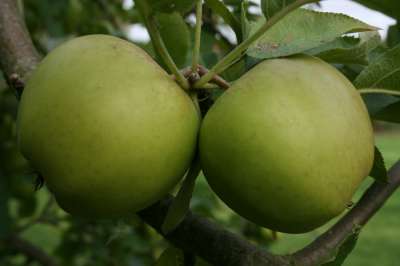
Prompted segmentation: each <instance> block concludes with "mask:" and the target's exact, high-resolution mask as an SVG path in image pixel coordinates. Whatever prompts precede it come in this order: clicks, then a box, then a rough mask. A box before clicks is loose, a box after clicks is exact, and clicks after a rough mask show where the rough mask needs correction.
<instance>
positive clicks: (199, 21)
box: [192, 0, 203, 72]
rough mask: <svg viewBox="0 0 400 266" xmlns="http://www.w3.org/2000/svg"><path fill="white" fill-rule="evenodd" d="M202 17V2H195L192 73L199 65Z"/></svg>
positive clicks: (198, 0)
mask: <svg viewBox="0 0 400 266" xmlns="http://www.w3.org/2000/svg"><path fill="white" fill-rule="evenodd" d="M202 15H203V0H197V4H196V31H195V39H194V48H193V58H192V71H193V72H197V65H198V63H199V56H200V43H201V25H202V23H203V20H202Z"/></svg>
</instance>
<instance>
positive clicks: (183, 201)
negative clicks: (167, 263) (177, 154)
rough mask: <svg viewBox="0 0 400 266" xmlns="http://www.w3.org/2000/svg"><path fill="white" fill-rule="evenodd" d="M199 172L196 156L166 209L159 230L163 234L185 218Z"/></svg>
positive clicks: (198, 160) (198, 161)
mask: <svg viewBox="0 0 400 266" xmlns="http://www.w3.org/2000/svg"><path fill="white" fill-rule="evenodd" d="M200 171H201V167H200V159H199V158H198V156H196V158H195V159H194V161H193V164H192V165H191V167H190V169H189V171H188V172H187V174H186V176H185V180H184V181H183V184H182V187H181V189H180V190H179V192H178V194H177V195H176V197H175V199H174V200H173V201H172V204H171V205H170V207H169V209H168V213H167V215H166V217H165V220H164V223H163V225H162V226H161V230H162V232H163V233H164V234H168V233H169V232H171V231H172V230H174V229H175V228H176V227H177V226H178V225H179V224H180V223H181V222H182V220H183V219H184V218H185V215H186V213H187V211H188V210H189V205H190V199H191V198H192V194H193V190H194V185H195V182H196V178H197V176H198V175H199V173H200Z"/></svg>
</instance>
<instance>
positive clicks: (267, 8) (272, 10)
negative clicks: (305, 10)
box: [261, 0, 295, 19]
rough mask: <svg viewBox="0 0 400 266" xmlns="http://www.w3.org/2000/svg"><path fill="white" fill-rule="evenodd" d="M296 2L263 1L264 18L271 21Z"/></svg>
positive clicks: (286, 0)
mask: <svg viewBox="0 0 400 266" xmlns="http://www.w3.org/2000/svg"><path fill="white" fill-rule="evenodd" d="M294 1H295V0H261V10H262V12H263V14H264V16H265V17H266V18H267V19H269V18H271V17H272V16H273V15H275V14H276V13H278V12H279V11H280V10H281V9H283V8H284V7H285V6H287V5H289V4H291V3H292V2H294Z"/></svg>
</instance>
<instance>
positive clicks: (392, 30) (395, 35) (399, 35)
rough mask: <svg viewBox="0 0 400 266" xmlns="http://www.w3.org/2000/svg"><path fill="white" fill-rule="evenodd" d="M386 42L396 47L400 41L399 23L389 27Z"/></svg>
mask: <svg viewBox="0 0 400 266" xmlns="http://www.w3.org/2000/svg"><path fill="white" fill-rule="evenodd" d="M386 42H387V45H388V46H389V47H394V46H396V45H397V44H399V43H400V26H399V24H398V23H397V24H395V25H392V26H390V27H389V30H388V33H387V38H386Z"/></svg>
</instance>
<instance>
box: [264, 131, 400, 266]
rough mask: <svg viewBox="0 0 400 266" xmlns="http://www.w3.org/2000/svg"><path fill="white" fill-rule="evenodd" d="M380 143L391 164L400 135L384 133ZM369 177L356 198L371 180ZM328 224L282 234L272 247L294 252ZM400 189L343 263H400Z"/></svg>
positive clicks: (372, 265)
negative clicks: (298, 233)
mask: <svg viewBox="0 0 400 266" xmlns="http://www.w3.org/2000/svg"><path fill="white" fill-rule="evenodd" d="M376 142H377V146H378V147H379V148H380V150H381V152H382V153H383V156H384V159H385V162H386V165H387V166H388V167H389V166H391V165H393V164H394V163H395V161H396V160H398V159H399V158H400V135H399V134H384V135H378V136H377V138H376ZM371 182H372V181H371V180H366V181H365V182H364V183H363V184H362V186H361V187H360V189H359V191H358V192H357V195H356V197H355V198H359V197H360V196H361V194H362V192H363V191H364V190H365V189H366V188H367V187H368V185H369V184H370V183H371ZM327 227H329V225H327V226H324V227H323V228H320V229H318V230H315V231H313V232H311V233H307V234H302V235H284V234H282V235H280V240H279V241H276V242H275V244H273V245H272V246H271V247H270V250H271V251H272V252H275V253H289V252H293V251H295V250H297V249H299V248H301V247H303V246H304V245H306V244H307V243H309V242H310V241H312V240H313V239H314V238H315V237H316V236H318V235H319V234H320V233H322V232H323V231H325V230H326V229H327ZM399 251H400V191H397V192H395V193H394V195H393V196H392V197H391V198H390V199H389V200H388V201H387V202H386V204H385V205H384V207H383V208H382V209H381V210H380V211H379V212H378V213H377V214H376V215H375V216H374V217H373V218H372V219H371V220H370V222H369V223H368V224H367V225H366V226H365V227H364V229H363V230H362V231H361V235H360V238H359V240H358V243H357V246H356V248H355V249H354V251H353V252H352V253H351V255H350V256H349V257H348V258H347V260H346V261H345V263H344V264H343V265H344V266H377V265H379V266H397V265H399V263H400V252H399Z"/></svg>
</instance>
